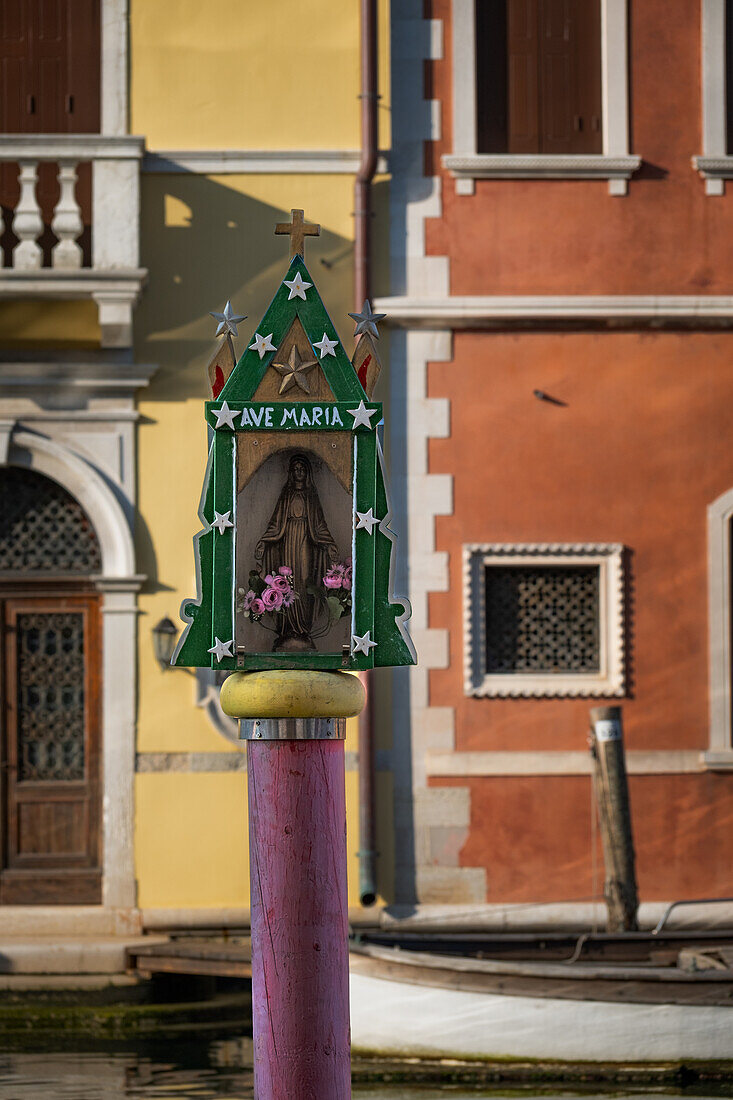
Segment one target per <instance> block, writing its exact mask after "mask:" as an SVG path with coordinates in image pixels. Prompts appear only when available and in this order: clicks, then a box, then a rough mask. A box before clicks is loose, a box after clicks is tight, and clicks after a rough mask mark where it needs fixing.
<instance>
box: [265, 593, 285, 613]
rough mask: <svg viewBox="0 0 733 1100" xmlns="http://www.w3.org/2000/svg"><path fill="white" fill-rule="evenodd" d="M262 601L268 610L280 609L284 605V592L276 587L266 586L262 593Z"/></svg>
mask: <svg viewBox="0 0 733 1100" xmlns="http://www.w3.org/2000/svg"><path fill="white" fill-rule="evenodd" d="M262 602H263V604H264V605H265V610H266V611H279V610H280V608H281V607H282V605H283V594H282V592H278V590H277V589H276V588H266V589H265V591H264V592H263V593H262Z"/></svg>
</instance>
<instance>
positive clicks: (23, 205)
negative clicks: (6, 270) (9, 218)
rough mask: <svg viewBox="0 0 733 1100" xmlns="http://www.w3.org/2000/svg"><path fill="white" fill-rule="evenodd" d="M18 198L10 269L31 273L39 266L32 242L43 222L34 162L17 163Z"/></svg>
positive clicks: (40, 257) (38, 250)
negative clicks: (18, 167) (37, 195)
mask: <svg viewBox="0 0 733 1100" xmlns="http://www.w3.org/2000/svg"><path fill="white" fill-rule="evenodd" d="M18 181H19V183H20V198H19V200H18V205H17V206H16V208H15V213H14V216H13V232H14V233H15V235H16V237H18V239H19V241H20V244H18V245H17V246H16V248H15V250H14V252H13V267H15V268H16V269H17V270H19V271H32V270H33V269H34V268H38V267H40V266H41V263H42V261H43V252H42V251H41V247H40V245H38V244H36V239H37V238H38V237H40V235H41V233H42V232H43V219H42V218H41V210H40V207H39V205H38V200H37V199H36V183H37V182H38V163H37V161H35V160H22V161H21V162H20V174H19V176H18Z"/></svg>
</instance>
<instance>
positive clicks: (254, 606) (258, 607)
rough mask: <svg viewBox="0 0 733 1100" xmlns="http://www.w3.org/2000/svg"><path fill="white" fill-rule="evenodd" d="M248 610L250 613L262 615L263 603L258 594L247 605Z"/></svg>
mask: <svg viewBox="0 0 733 1100" xmlns="http://www.w3.org/2000/svg"><path fill="white" fill-rule="evenodd" d="M249 610H250V612H251V614H252V615H262V614H263V612H264V610H265V605H264V604H263V602H262V600H261V599H260V597H259V596H255V598H254V599H253V600H252V603H251V604H250V605H249Z"/></svg>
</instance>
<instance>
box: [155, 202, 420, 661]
mask: <svg viewBox="0 0 733 1100" xmlns="http://www.w3.org/2000/svg"><path fill="white" fill-rule="evenodd" d="M276 231H277V232H285V231H287V232H289V233H290V237H291V262H290V266H289V268H288V271H287V273H286V276H285V278H284V279H283V280H282V283H281V284H280V286H279V288H278V290H277V292H276V294H275V297H274V299H273V301H272V303H271V305H270V307H269V308H268V310H267V312H266V313H265V315H264V317H263V318H262V320H261V321H260V323H259V325H258V326H257V329H256V331H255V332H254V333H253V335H252V337H251V339H250V342H249V344H248V345H247V348H246V350H245V352H244V354H243V355H242V356H241V358H240V359H239V361H238V362H236V365H235V366H233V365H232V364H233V363H235V361H236V356H235V354H234V346H233V339H232V338H233V337H234V336H237V335H238V331H237V327H238V325H239V324H240V323H241V322H242V321H243V320H244V319H245V318H244V317H243V316H235V315H234V313H233V311H232V309H231V304H230V303H229V302H227V304H226V307H225V309H224V311H223V313H214V314H213V316H214V317H215V318H216V320H217V321H218V322H219V328H218V330H217V335H222V334H223V336H224V339H223V340H222V342H221V344H220V346H219V348H218V349H217V350H216V352H215V354H214V356H213V357H212V359H211V362H210V364H209V368H208V370H209V379H210V383H211V390H212V397H213V400H211V401H209V402H207V403H206V420H207V423H208V424H209V426H210V428H211V429H212V432H211V445H210V451H209V462H208V466H207V472H206V477H205V484H204V492H203V496H202V499H201V505H200V509H199V515H200V517H201V520H202V522H203V523H204V525H205V526H204V529H203V530H202V531H201V532H200V533H199V534H198V535H197V536H196V539H195V540H194V541H195V548H196V558H197V568H198V578H199V594H198V598H197V599H196V600H186V601H184V603H183V605H182V608H181V616H182V618H183V619H184V621H185V622H186V623H187V626H186V628H185V630H184V633H183V636H182V638H181V641H180V643H179V646H178V649H177V651H176V653H175V654H174V657H173V663H174V664H179V665H194V666H206V667H211V668H216V669H223V670H226V669H232V670H234V669H267V668H297V667H301V668H324V669H325V668H347V669H362V668H364V669H366V668H372V667H374V666H375V665H395V664H412V663H414V660H415V654H414V649H413V647H412V643H411V641H410V638H409V635H408V634H407V630H406V627H405V623H406V620H407V618H408V617H409V613H410V612H409V604H408V603H407V601H406V600H402V599H397V598H395V597H394V596H393V595H392V593H391V577H392V556H393V550H394V544H395V535H394V533H393V532H392V531H391V529H390V527H389V521H390V518H391V514H390V510H389V502H388V498H387V491H386V484H385V477H384V457H383V455H382V449H381V445H380V443H379V439H378V435H377V425H378V424H379V423H380V421H381V419H382V407H381V405H380V404H379V403H377V402H374V401H372V400H371V395H372V392H373V388H374V385H375V384H376V381H377V378H378V375H379V370H380V363H379V355H378V351H377V344H376V340H377V338H378V329H377V321H378V320H379V319H380V317H381V315H379V314H374V313H372V311H371V307H370V305H369V303H368V302H365V303H364V308H363V310H362V312H361V313H355V314H351V316H352V317H353V318H354V320H355V321H356V335H357V336H358V337H359V339H358V343H357V345H356V350H355V353H354V356H353V358H352V359H351V360H350V359H349V357H348V356H347V354H346V352H345V350H344V347H343V345H342V343H341V341H340V339H339V337H338V334H337V333H336V330H335V328H334V326H333V322H332V321H331V319H330V317H329V316H328V313H327V312H326V309H325V307H324V305H323V302H322V301H321V299H320V296H319V294H318V291H317V289H316V287H315V285H314V283H313V280H312V279H311V277H310V275H309V272H308V269H307V268H306V266H305V262H304V260H303V254H302V251H303V247H304V240H305V237H307V236H315V235H317V233H318V231H319V229H318V227H317V226H312V225H309V224H308V223H307V222H305V221H304V220H303V216H302V211H293V219H292V222H290V223H282V224H280V225H278V227H277V230H276Z"/></svg>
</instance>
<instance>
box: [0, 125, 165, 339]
mask: <svg viewBox="0 0 733 1100" xmlns="http://www.w3.org/2000/svg"><path fill="white" fill-rule="evenodd" d="M143 146H144V142H143V139H142V138H137V137H105V136H102V135H99V134H2V135H0V162H4V163H11V164H17V165H18V189H19V197H18V201H17V203H16V205H15V208H14V209H13V210H12V211H10V213H9V214H8V213H7V210H6V217H5V223H3V219H2V211H1V210H0V236H1V235H2V234H3V232H4V231H5V229H11V230H12V235H13V236H14V237H15V238H16V240H17V243H15V244H14V246H12V248H10V249H8V250H7V251H6V253H5V256H3V254H2V252H1V251H0V295H1V296H2V297H16V298H17V297H24V298H39V297H41V298H43V297H55V298H84V297H91V298H93V299H94V300H95V302H96V303H97V305H98V308H99V320H100V326H101V329H102V344H103V346H107V347H124V346H128V345H129V343H130V341H131V319H132V318H131V314H132V306H133V305H134V303H135V301H136V300H137V297H138V295H139V292H140V287H141V285H142V282H143V279H144V277H145V272H144V271H142V270H141V269H140V267H139V263H140V254H139V226H140V161H141V158H142V155H143ZM45 163H51V164H53V165H55V171H56V178H57V182H58V188H59V195H58V200H57V201H56V204H55V206H54V208H53V213H52V216H51V219H50V229H51V230H52V232H53V235H54V237H55V238H56V240H55V243H53V245H52V246H51V248H50V253H49V250H48V245H46V251H45V253H44V247H43V242H42V241H41V238H42V236H43V235H44V234H46V232H47V229H48V216H47V217H46V219H45V221H46V224H44V217H43V212H42V209H41V201H40V199H39V194H38V177H39V168H40V166H41V165H42V164H45ZM89 163H90V164H91V178H92V187H91V252H90V253H89V251H87V257H86V261H85V256H84V251H83V249H82V245H81V243H80V238H81V236H82V234H83V232H84V221H85V218H84V217H83V212H82V209H81V207H80V204H79V200H78V197H77V186H76V185H77V179H78V171H79V166H80V165H83V164H89ZM47 213H48V212H47ZM84 213H85V214H86V220H87V221H89V216H90V212H89V211H85V212H84Z"/></svg>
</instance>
